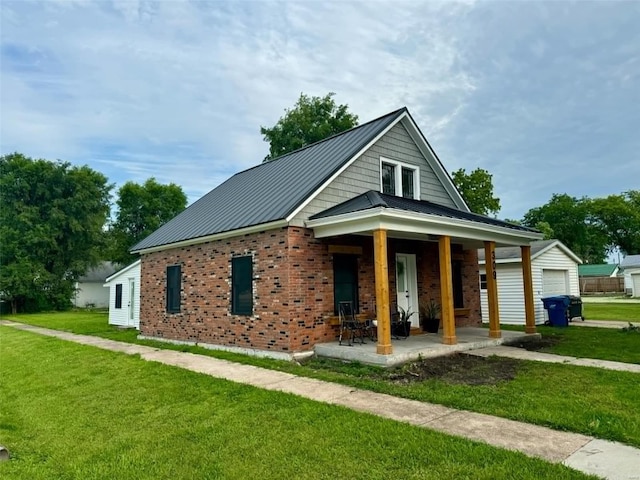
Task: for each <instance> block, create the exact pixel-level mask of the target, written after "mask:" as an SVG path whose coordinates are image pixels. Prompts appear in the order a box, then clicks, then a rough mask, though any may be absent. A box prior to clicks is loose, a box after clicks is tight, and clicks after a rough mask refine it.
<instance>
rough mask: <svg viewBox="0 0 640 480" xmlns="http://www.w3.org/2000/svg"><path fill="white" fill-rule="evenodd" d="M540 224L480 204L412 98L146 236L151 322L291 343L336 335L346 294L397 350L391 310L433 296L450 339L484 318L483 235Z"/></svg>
mask: <svg viewBox="0 0 640 480" xmlns="http://www.w3.org/2000/svg"><path fill="white" fill-rule="evenodd" d="M539 238H541V235H540V234H539V233H538V232H537V231H535V230H531V229H529V228H526V227H522V226H517V225H512V224H510V223H506V222H502V221H499V220H496V219H493V218H489V217H484V216H481V215H475V214H473V213H470V212H469V209H468V207H467V205H466V204H465V202H464V200H463V199H462V197H461V195H460V193H459V192H458V191H457V190H456V188H455V186H454V184H453V182H452V180H451V177H450V176H449V175H448V173H447V172H446V170H445V169H444V167H443V166H442V164H441V163H440V160H439V159H438V157H437V156H436V154H435V153H434V152H433V150H432V149H431V146H430V145H429V144H428V142H427V140H426V139H425V138H424V136H423V134H422V132H421V131H420V129H419V128H418V127H417V125H416V123H415V122H414V120H413V118H412V117H411V115H410V114H409V112H408V110H407V109H406V108H403V109H400V110H397V111H395V112H392V113H390V114H387V115H385V116H383V117H380V118H378V119H376V120H373V121H371V122H368V123H365V124H363V125H360V126H358V127H355V128H353V129H351V130H348V131H346V132H343V133H341V134H338V135H334V136H332V137H330V138H328V139H325V140H323V141H320V142H317V143H315V144H313V145H309V146H307V147H304V148H302V149H300V150H297V151H295V152H292V153H290V154H287V155H283V156H282V157H279V158H277V159H275V160H273V161H270V162H267V163H262V164H260V165H257V166H256V167H253V168H250V169H248V170H245V171H242V172H239V173H237V174H235V175H234V176H232V177H231V178H229V179H228V180H227V181H225V182H224V183H222V184H221V185H219V186H218V187H216V188H215V189H214V190H212V191H211V192H209V193H208V194H206V195H205V196H204V197H202V198H201V199H199V200H198V201H196V202H195V203H193V204H192V205H191V206H189V207H188V208H187V209H186V210H184V211H183V212H182V213H180V214H179V215H178V216H176V217H175V218H173V219H172V220H171V221H169V222H167V223H166V224H165V225H163V226H162V227H160V228H159V229H158V230H156V231H155V232H153V233H152V234H151V235H150V236H149V237H147V238H145V239H144V240H142V241H141V242H140V243H138V244H137V245H135V246H134V248H133V249H132V251H133V252H135V253H139V254H140V256H141V265H140V267H141V282H140V288H141V304H140V331H141V335H142V336H143V337H147V338H155V339H165V340H170V341H184V342H193V343H200V344H205V345H206V346H210V347H212V348H221V349H228V350H235V351H242V352H246V353H252V354H256V355H263V354H268V355H271V356H276V357H289V356H291V355H293V354H297V353H308V352H311V351H312V350H313V347H314V345H315V344H317V343H319V342H328V341H333V340H335V339H336V336H337V333H338V326H337V306H338V303H339V302H340V301H349V302H351V303H352V305H353V307H354V309H355V311H356V312H358V314H359V315H360V316H366V317H375V318H377V320H378V322H377V324H378V341H377V342H378V343H377V346H376V351H377V353H379V354H389V353H391V352H392V350H393V346H392V343H391V336H390V322H391V320H390V313H389V312H390V311H393V310H394V309H395V308H396V307H402V308H405V309H410V310H411V311H417V310H418V308H419V303H420V302H421V301H426V300H427V299H430V298H434V299H437V300H438V303H440V304H441V305H442V332H443V333H442V341H443V343H448V344H453V343H456V342H457V339H456V333H455V328H456V327H457V326H458V327H459V326H465V325H480V323H481V312H480V292H479V278H478V261H477V254H476V249H477V248H478V247H480V246H482V245H485V242H486V245H488V248H493V247H494V246H495V245H514V246H518V245H520V246H523V248H524V249H525V250H524V251H527V252H528V250H527V248H528V247H526V246H527V245H528V244H529V242H530V241H531V240H535V239H539ZM441 278H442V279H444V282H441ZM492 285H493V284H492ZM411 319H412V322H413V326H414V327H417V326H418V316H417V315H414V316H413V317H412V318H411ZM497 320H498V319H497V318H496V319H495V320H494V322H493V323H492V329H491V331H490V333H489V335H490V336H494V337H495V336H499V335H500V332H499V325H498V324H497ZM531 328H535V327H534V325H533V323H531ZM265 352H268V353H265Z"/></svg>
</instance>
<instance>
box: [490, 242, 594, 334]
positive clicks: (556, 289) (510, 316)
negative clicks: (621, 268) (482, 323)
mask: <svg viewBox="0 0 640 480" xmlns="http://www.w3.org/2000/svg"><path fill="white" fill-rule="evenodd" d="M478 260H479V264H480V302H481V305H482V318H483V319H484V320H488V318H489V304H488V300H487V275H486V269H485V258H484V250H483V249H480V250H478ZM580 263H582V260H580V258H578V256H577V255H576V254H575V253H573V252H572V251H571V250H570V249H569V248H568V247H566V246H565V245H564V244H563V243H562V242H560V241H559V240H541V241H538V242H532V243H531V274H532V280H533V299H534V301H533V304H534V307H535V314H536V323H537V324H541V323H544V322H545V321H546V320H547V314H546V311H545V309H544V306H543V304H542V301H541V298H544V297H550V296H553V295H580V284H579V282H578V265H579V264H580ZM496 279H497V283H498V308H499V309H500V323H505V324H514V325H524V324H525V313H524V300H523V291H524V285H523V281H522V258H521V254H520V247H499V248H496Z"/></svg>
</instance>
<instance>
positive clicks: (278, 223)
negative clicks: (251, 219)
mask: <svg viewBox="0 0 640 480" xmlns="http://www.w3.org/2000/svg"><path fill="white" fill-rule="evenodd" d="M288 225H289V222H287V220H286V219H282V220H275V221H273V222H268V223H261V224H258V225H251V226H249V227H244V228H238V229H236V230H229V231H226V232H220V233H214V234H212V235H206V236H204V237H198V238H191V239H188V240H182V241H180V242H174V243H167V244H164V245H157V246H154V247H149V248H142V249H140V250H132V251H131V253H139V254H141V255H142V254H145V253H154V252H161V251H163V250H169V249H172V248H182V247H190V246H192V245H199V244H201V243H207V242H213V241H216V240H225V239H227V238H233V237H239V236H242V235H250V234H252V233H259V232H263V231H265V230H274V229H276V228H283V227H286V226H288Z"/></svg>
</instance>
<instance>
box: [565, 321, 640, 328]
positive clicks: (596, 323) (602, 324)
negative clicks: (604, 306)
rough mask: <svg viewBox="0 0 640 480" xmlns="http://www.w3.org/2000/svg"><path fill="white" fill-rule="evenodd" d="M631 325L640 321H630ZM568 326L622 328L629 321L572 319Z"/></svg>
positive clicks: (626, 325)
mask: <svg viewBox="0 0 640 480" xmlns="http://www.w3.org/2000/svg"><path fill="white" fill-rule="evenodd" d="M631 323H632V324H633V325H638V326H640V322H631ZM569 326H570V327H596V328H623V327H628V326H629V322H622V321H618V320H584V321H580V320H574V321H573V322H571V323H570V324H569Z"/></svg>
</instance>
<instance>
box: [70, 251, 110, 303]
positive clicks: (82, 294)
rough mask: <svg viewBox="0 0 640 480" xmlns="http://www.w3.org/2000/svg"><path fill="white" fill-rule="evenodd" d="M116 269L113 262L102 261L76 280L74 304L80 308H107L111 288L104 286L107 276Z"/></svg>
mask: <svg viewBox="0 0 640 480" xmlns="http://www.w3.org/2000/svg"><path fill="white" fill-rule="evenodd" d="M115 271H116V267H115V266H114V265H113V264H112V263H111V262H102V263H101V264H100V265H98V266H97V267H94V268H91V269H89V270H88V271H87V273H86V274H85V275H83V276H82V277H80V278H79V279H78V281H77V282H76V292H75V295H74V297H73V305H74V306H75V307H78V308H107V307H108V306H109V290H107V289H106V288H104V282H105V280H106V279H107V277H108V276H109V275H111V274H113V272H115Z"/></svg>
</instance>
